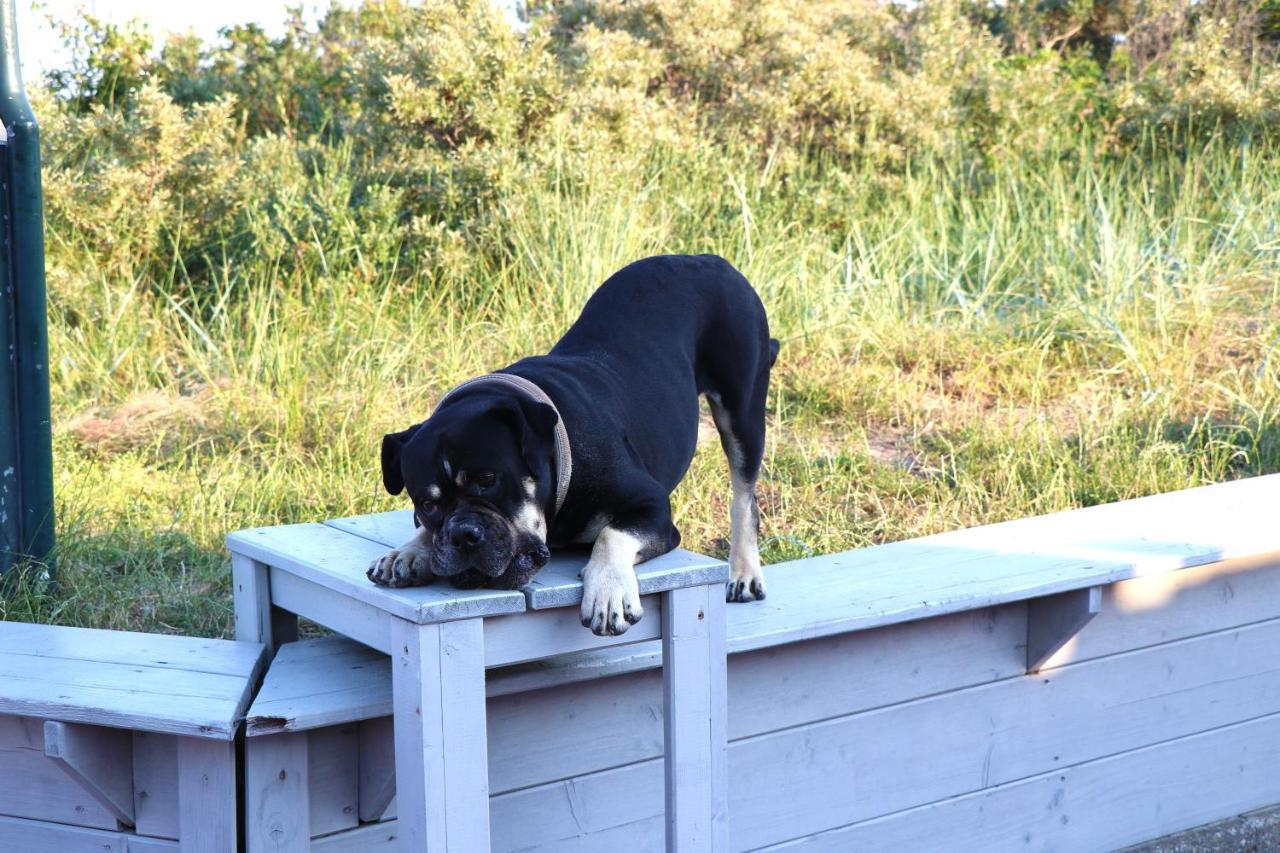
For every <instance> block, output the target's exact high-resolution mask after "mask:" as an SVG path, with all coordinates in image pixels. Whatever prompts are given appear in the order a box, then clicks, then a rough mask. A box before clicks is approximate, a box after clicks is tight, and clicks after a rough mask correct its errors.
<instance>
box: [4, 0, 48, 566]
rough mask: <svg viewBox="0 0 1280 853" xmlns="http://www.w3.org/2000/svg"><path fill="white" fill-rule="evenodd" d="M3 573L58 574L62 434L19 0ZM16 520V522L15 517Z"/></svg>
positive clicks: (7, 74)
mask: <svg viewBox="0 0 1280 853" xmlns="http://www.w3.org/2000/svg"><path fill="white" fill-rule="evenodd" d="M0 124H2V125H3V131H4V139H3V142H2V143H0V190H2V191H0V197H2V198H3V204H2V205H0V216H3V218H4V221H3V227H0V238H3V240H2V241H3V247H2V248H0V254H2V255H3V257H0V262H2V263H0V266H3V271H2V272H0V303H3V305H2V306H0V361H2V362H3V363H4V368H5V369H4V370H3V371H0V373H7V374H8V375H7V376H6V377H4V378H3V379H0V445H7V446H0V572H3V571H4V570H5V569H7V568H9V567H10V566H12V565H13V564H14V563H15V562H17V561H18V560H20V559H23V558H33V559H37V560H44V561H47V562H48V563H49V565H50V566H52V557H53V546H54V539H53V536H54V524H53V436H52V430H51V428H50V414H49V334H48V326H47V323H46V318H45V283H44V202H43V195H42V194H41V191H40V132H39V129H38V128H37V127H36V118H35V115H34V114H33V113H32V112H31V104H30V103H29V102H28V101H27V93H26V90H25V89H24V88H23V86H22V73H21V70H20V66H19V64H18V23H17V8H16V3H15V0H0ZM14 518H16V521H13V520H12V519H14Z"/></svg>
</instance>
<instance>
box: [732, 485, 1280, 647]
mask: <svg viewBox="0 0 1280 853" xmlns="http://www.w3.org/2000/svg"><path fill="white" fill-rule="evenodd" d="M1277 497H1280V475H1270V476H1266V477H1256V478H1252V479H1249V480H1240V481H1236V482H1232V483H1222V484H1218V485H1214V486H1206V487H1203V488H1199V489H1189V490H1186V491H1183V492H1173V493H1169V494H1164V495H1156V496H1153V497H1150V498H1141V499H1138V500H1132V501H1124V502H1121V503H1117V504H1108V505H1104V506H1096V507H1089V508H1087V509H1080V510H1072V511H1070V512H1064V513H1056V514H1054V515H1049V516H1040V517H1037V518H1030V519H1020V520H1018V521H1011V522H1005V523H1003V524H996V525H990V526H987V527H980V528H971V529H969V530H958V531H952V532H949V533H942V534H938V535H935V536H927V537H923V538H921V539H913V540H910V541H906V542H895V543H891V544H888V545H881V546H877V547H874V548H865V549H862V550H859V551H851V552H845V553H842V554H831V555H826V556H822V557H814V558H810V559H806V560H796V561H793V562H790V563H783V564H778V565H774V566H771V567H770V574H769V588H770V595H769V598H768V599H767V600H766V601H763V602H756V603H753V604H752V605H751V606H750V607H742V608H732V609H731V610H730V614H729V618H730V629H729V630H730V636H731V637H733V641H732V642H731V643H730V651H731V652H732V651H742V650H746V649H751V648H759V647H762V646H765V645H776V644H778V643H783V642H792V641H796V640H803V639H812V638H815V637H820V636H827V635H830V634H836V633H841V632H845V631H852V630H865V629H867V628H871V627H877V626H881V625H887V624H893V623H896V622H904V621H910V620H913V619H918V618H922V617H926V616H937V615H942V614H945V613H951V612H956V611H960V610H971V609H975V608H979V607H987V606H992V605H997V604H1003V603H1009V602H1013V601H1022V600H1027V599H1031V598H1039V597H1043V596H1046V595H1053V594H1056V593H1060V592H1067V591H1069V590H1072V589H1081V588H1084V587H1090V586H1100V585H1106V584H1110V583H1114V582H1116V581H1121V580H1127V579H1129V578H1134V577H1143V576H1150V575H1153V574H1163V573H1168V572H1174V571H1178V570H1182V569H1186V568H1191V567H1194V566H1200V565H1205V564H1208V563H1213V562H1218V561H1221V560H1225V559H1234V558H1237V557H1251V556H1257V555H1261V554H1268V553H1274V552H1276V551H1280V528H1277V527H1276V526H1275V525H1274V524H1272V523H1271V522H1270V521H1269V517H1268V515H1267V509H1266V508H1267V507H1268V506H1271V505H1273V503H1274V501H1275V500H1276V499H1277Z"/></svg>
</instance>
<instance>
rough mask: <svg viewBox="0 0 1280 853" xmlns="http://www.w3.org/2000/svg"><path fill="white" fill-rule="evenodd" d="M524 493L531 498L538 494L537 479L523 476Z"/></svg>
mask: <svg viewBox="0 0 1280 853" xmlns="http://www.w3.org/2000/svg"><path fill="white" fill-rule="evenodd" d="M524 493H525V494H526V495H527V496H528V497H529V500H533V499H534V498H535V497H536V496H537V494H538V481H537V480H535V479H533V478H532V477H525V478H524Z"/></svg>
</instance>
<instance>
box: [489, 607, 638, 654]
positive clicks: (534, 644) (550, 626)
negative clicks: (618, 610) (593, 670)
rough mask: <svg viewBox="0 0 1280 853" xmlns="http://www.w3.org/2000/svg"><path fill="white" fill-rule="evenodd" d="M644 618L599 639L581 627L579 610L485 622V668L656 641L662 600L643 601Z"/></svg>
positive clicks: (553, 611)
mask: <svg viewBox="0 0 1280 853" xmlns="http://www.w3.org/2000/svg"><path fill="white" fill-rule="evenodd" d="M640 606H641V607H643V608H644V613H645V618H644V619H641V620H640V622H639V623H637V624H635V625H632V626H631V627H630V628H629V629H628V630H627V633H625V634H623V635H622V636H620V637H597V636H596V635H595V634H592V633H591V632H590V631H588V630H586V629H585V628H583V627H582V622H581V621H580V618H579V616H578V608H577V607H561V608H558V609H555V610H531V611H529V612H528V613H522V614H517V615H514V616H497V617H492V618H489V619H485V620H484V642H485V666H487V667H495V666H506V665H509V664H513V663H523V662H525V661H531V660H538V659H540V658H546V657H553V656H555V655H562V654H567V653H570V652H579V651H583V650H585V649H602V648H607V647H609V646H623V645H631V644H634V643H640V642H644V641H645V640H653V639H656V638H657V637H658V636H659V635H660V634H661V632H662V627H661V625H662V597H661V595H649V596H644V597H642V598H641V599H640Z"/></svg>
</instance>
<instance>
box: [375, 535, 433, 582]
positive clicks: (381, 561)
mask: <svg viewBox="0 0 1280 853" xmlns="http://www.w3.org/2000/svg"><path fill="white" fill-rule="evenodd" d="M365 574H366V575H367V576H368V578H369V580H371V581H373V582H374V583H376V584H377V585H378V586H393V587H401V586H422V585H423V584H429V583H431V582H432V581H433V580H435V579H436V578H435V575H433V574H432V573H431V552H430V551H428V550H427V549H426V548H420V547H418V548H415V547H410V546H407V545H406V546H405V547H403V548H397V549H395V550H394V551H388V552H387V553H385V554H383V555H382V556H381V557H379V558H378V559H376V560H374V561H373V562H372V563H370V564H369V570H368V571H367V572H365Z"/></svg>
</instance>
